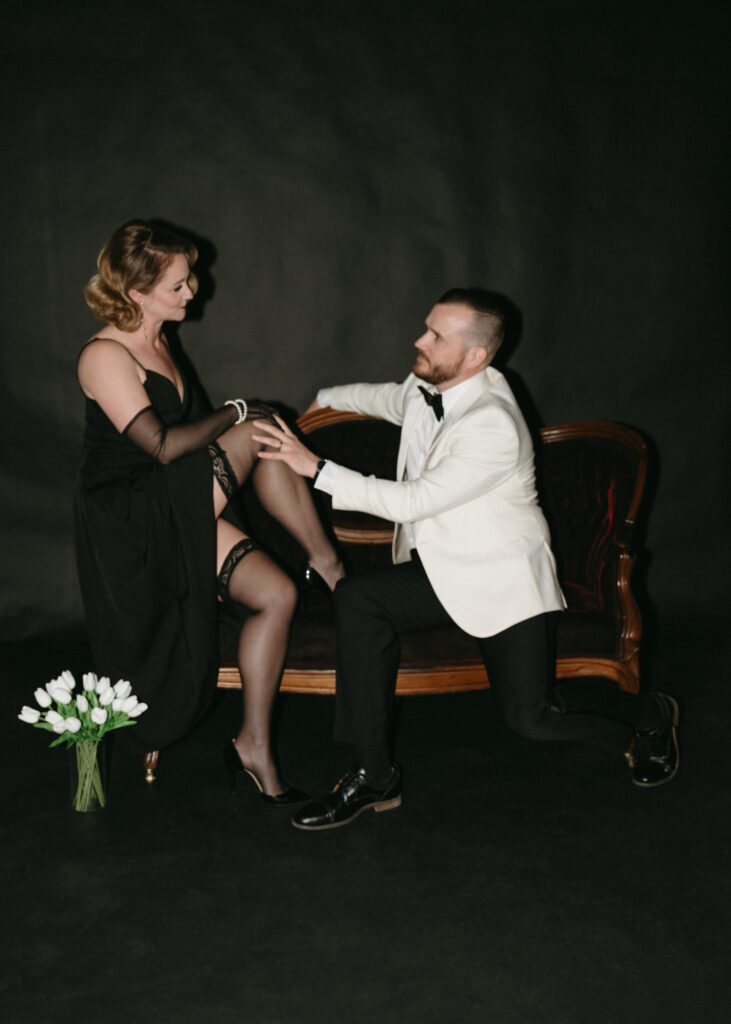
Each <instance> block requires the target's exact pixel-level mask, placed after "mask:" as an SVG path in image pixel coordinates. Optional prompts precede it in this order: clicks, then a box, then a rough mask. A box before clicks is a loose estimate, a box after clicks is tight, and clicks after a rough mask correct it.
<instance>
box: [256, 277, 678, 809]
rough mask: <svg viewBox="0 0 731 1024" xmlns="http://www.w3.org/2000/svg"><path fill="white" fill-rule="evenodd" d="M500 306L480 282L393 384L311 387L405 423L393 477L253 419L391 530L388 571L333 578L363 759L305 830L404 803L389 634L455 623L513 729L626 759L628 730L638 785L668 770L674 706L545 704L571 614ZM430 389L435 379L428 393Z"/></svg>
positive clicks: (337, 496)
mask: <svg viewBox="0 0 731 1024" xmlns="http://www.w3.org/2000/svg"><path fill="white" fill-rule="evenodd" d="M506 308H507V307H506V303H505V300H504V299H502V297H501V296H499V295H496V294H494V293H492V292H487V291H485V290H483V289H481V288H467V289H462V288H453V289H451V290H449V291H447V292H446V293H445V294H444V295H442V297H441V298H440V299H439V301H438V302H437V304H436V305H435V306H434V308H433V309H432V310H431V312H430V313H429V315H428V317H427V319H426V330H425V332H424V333H423V334H422V336H421V337H420V338H419V339H418V340H417V341H416V342H415V346H416V349H417V351H418V355H417V357H416V362H415V363H414V366H413V368H412V372H411V373H410V374H409V376H408V377H407V378H406V380H405V381H404V382H403V383H401V384H395V383H391V384H353V385H348V386H345V387H334V388H327V389H324V390H323V391H320V392H319V393H318V396H317V399H316V400H315V402H313V404H312V406H311V407H310V408H311V409H312V408H320V407H321V406H324V405H330V406H332V407H333V408H335V409H343V410H350V411H353V412H359V413H366V414H368V415H371V416H376V417H379V418H381V419H385V420H389V421H391V422H393V423H398V424H400V425H401V443H400V447H399V455H398V466H397V480H395V481H393V480H380V479H377V478H375V477H366V476H363V475H362V474H361V473H358V472H356V471H354V470H352V469H347V468H345V467H343V466H338V465H336V464H335V463H333V462H330V461H326V460H318V457H317V456H316V455H314V454H313V453H312V452H310V451H309V449H307V448H306V447H305V446H304V445H303V444H302V443H301V442H300V441H299V440H298V439H297V438H296V437H295V435H294V434H293V433H292V431H291V430H289V428H288V427H286V425H285V424H284V423H283V422H282V421H281V420H280V421H279V423H280V427H279V428H276V427H272V426H271V425H268V424H265V423H263V422H261V423H259V424H258V425H259V426H260V428H261V430H262V431H265V432H266V434H267V435H269V436H264V435H262V437H261V438H260V439H262V440H266V441H268V442H269V443H270V444H271V442H272V438H276V440H278V441H279V442H280V445H281V447H280V449H279V450H278V451H272V450H271V449H268V450H266V451H263V452H261V453H260V457H261V458H270V459H282V460H284V461H286V462H287V463H288V465H289V466H290V467H291V468H292V469H294V470H295V471H297V472H298V473H301V474H302V475H304V476H309V477H311V478H313V479H314V480H315V486H316V487H318V488H320V489H322V490H325V491H327V492H328V493H330V494H331V495H332V499H333V506H334V507H335V508H339V509H351V510H358V511H363V512H370V513H372V514H374V515H377V516H381V517H382V518H384V519H390V520H392V521H393V522H394V523H395V524H396V528H395V533H394V541H393V560H394V563H395V564H394V565H393V566H391V567H389V568H386V569H382V570H376V571H373V572H367V573H363V574H360V575H356V576H352V577H348V578H346V579H345V580H341V581H340V583H339V584H338V585H337V587H336V589H335V594H334V600H335V610H336V627H337V642H338V666H337V685H336V690H337V696H336V712H335V736H336V739H338V740H342V741H346V742H350V743H352V744H354V745H355V747H356V749H357V755H358V767H357V768H356V769H355V770H353V771H351V772H348V773H347V774H346V775H345V776H344V777H343V778H342V779H341V780H340V782H339V783H338V785H337V786H336V787H335V789H334V790H333V791H332V792H331V793H329V794H328V795H327V796H325V797H323V798H322V799H321V800H316V801H313V802H311V803H309V804H307V805H306V806H304V807H303V808H301V809H300V810H299V811H298V812H297V814H296V815H295V817H294V818H293V824H294V825H295V826H296V827H297V828H301V829H323V828H334V827H337V826H339V825H344V824H346V823H348V822H350V821H352V820H353V819H354V818H355V817H357V815H358V814H360V813H361V812H362V811H363V810H366V809H373V810H375V811H384V810H389V809H391V808H394V807H397V806H399V804H400V803H401V776H400V771H399V768H398V766H397V765H395V764H393V763H392V759H391V753H390V750H389V741H388V738H389V727H390V713H391V703H392V699H393V693H394V689H395V683H396V675H397V672H398V663H399V654H400V648H399V641H398V634H399V633H400V632H402V631H404V630H408V629H416V628H422V627H427V626H438V625H443V624H444V623H446V622H449V621H452V622H454V623H456V624H457V625H458V626H459V627H461V628H462V629H463V630H465V631H466V632H467V633H469V634H471V635H472V636H474V637H475V638H476V640H477V643H478V646H479V648H480V652H481V655H482V658H483V660H484V662H485V666H486V668H487V671H488V674H489V677H490V684H491V687H492V690H493V692H494V693H495V696H496V699H497V701H498V704H499V706H500V709H501V711H502V714H503V715H504V717H505V720H506V721H507V723H508V725H510V726H511V727H512V728H513V729H514V730H515V731H517V732H518V733H520V734H521V735H523V736H527V737H532V738H534V739H541V740H575V741H580V742H586V743H591V744H593V745H595V746H599V747H602V748H604V749H607V750H610V751H612V752H616V753H618V754H622V753H624V752H625V751H626V750H627V744H628V741H629V739H630V736H631V732H632V731H634V733H635V739H634V753H633V759H634V781H635V783H637V784H638V785H641V786H655V785H659V784H660V783H663V782H666V781H668V780H669V779H671V778H672V777H673V775H674V774H675V772H676V771H677V766H678V746H677V721H678V709H677V705H676V703H675V701H674V700H673V699H672V698H671V697H667V696H665V695H664V694H660V693H648V694H645V695H644V696H643V697H641V698H640V697H638V696H636V695H634V694H623V693H618V694H617V696H616V698H614V701H615V706H613V707H608V708H606V709H605V714H604V715H602V714H584V713H571V714H565V713H562V710H561V709H560V708H559V707H556V706H554V704H553V703H552V702H551V692H550V691H551V685H552V682H553V676H554V664H553V655H552V650H553V643H552V632H553V619H554V615H553V613H555V612H557V611H560V610H561V609H562V608H564V607H565V601H564V598H563V595H562V593H561V589H560V587H559V584H558V579H557V576H556V566H555V562H554V558H553V554H552V552H551V548H550V538H549V532H548V527H547V525H546V521H545V519H544V517H543V514H542V512H541V510H540V507H539V505H538V499H537V496H536V490H535V478H534V459H533V445H532V442H531V438H530V434H529V432H528V428H527V426H526V424H525V421H524V419H523V417H522V415H521V413H520V410H519V409H518V406H517V404H516V401H515V398H514V396H513V394H512V392H511V390H510V388H509V386H508V384H507V382H506V380H505V378H504V377H503V376H502V374H501V373H499V372H498V371H497V370H495V369H494V368H493V367H492V366H491V365H490V364H491V362H492V360H493V358H494V356H495V353H496V352H497V350H498V348H499V347H500V344H501V342H502V339H503V334H504V324H505V319H506ZM425 385H430V386H429V387H426V386H425Z"/></svg>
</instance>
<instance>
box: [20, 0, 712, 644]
mask: <svg viewBox="0 0 731 1024" xmlns="http://www.w3.org/2000/svg"><path fill="white" fill-rule="evenodd" d="M18 6H19V9H17V10H16V11H15V12H14V14H13V17H12V19H11V20H10V21H9V22H8V23H7V27H6V30H5V33H4V35H5V38H4V43H3V47H4V51H5V52H4V60H3V71H4V75H5V78H6V82H5V85H4V91H3V100H4V110H3V119H4V127H3V136H2V137H3V140H4V152H5V158H4V162H3V163H4V167H3V171H4V173H3V178H4V188H3V193H2V201H3V230H4V246H3V254H4V259H5V264H4V270H3V273H2V275H1V276H0V286H1V287H2V299H3V301H2V318H3V328H2V383H1V387H2V392H1V393H0V398H1V399H2V402H1V404H0V407H1V408H2V414H3V415H2V435H3V450H4V454H3V460H2V514H3V550H2V564H3V575H4V582H3V587H2V593H1V600H2V608H1V611H0V614H1V616H2V639H5V640H7V639H10V640H12V639H20V638H22V637H26V636H30V635H34V634H41V633H42V632H44V631H46V630H50V629H54V628H58V627H63V626H65V625H67V624H70V623H74V622H77V621H78V620H79V618H80V614H81V612H80V601H79V596H78V592H77V585H76V577H75V570H74V558H73V547H72V538H71V530H70V497H71V491H72V487H73V480H74V475H75V472H76V467H77V464H78V453H79V445H80V438H81V432H82V424H83V403H82V399H81V395H80V393H79V391H78V389H77V385H76V382H75V376H74V365H75V359H76V354H77V352H78V350H79V347H80V346H81V344H82V343H83V341H84V340H85V339H86V338H88V337H89V336H90V335H91V334H92V333H93V331H94V330H95V323H94V320H93V318H92V316H91V314H90V313H89V311H88V310H87V309H86V307H85V305H84V302H83V298H82V295H81V288H82V286H83V284H84V283H85V281H86V280H87V279H88V277H89V275H90V274H91V273H92V272H93V270H94V259H95V256H96V253H97V252H98V249H99V247H100V246H101V244H102V243H103V242H104V240H105V239H106V237H107V236H108V235H109V234H110V232H111V231H112V230H113V229H114V228H115V227H116V226H117V225H118V224H119V223H121V222H122V221H124V220H126V219H128V218H130V217H132V216H143V217H149V216H157V217H161V218H165V219H167V220H168V221H170V222H172V223H174V224H176V225H177V226H178V227H179V228H181V229H184V230H187V231H189V232H191V233H193V234H194V235H195V236H196V237H198V238H200V239H201V240H202V241H203V243H204V244H203V246H202V251H203V253H204V260H203V264H204V275H203V283H204V293H205V295H204V298H205V301H201V302H198V303H197V309H196V310H194V311H193V313H192V316H191V320H190V321H189V322H188V323H186V324H185V325H184V326H183V328H182V330H181V332H180V336H181V340H182V342H183V344H184V347H185V349H186V351H187V353H188V354H189V356H190V357H191V358H192V359H193V361H194V363H195V364H196V366H197V368H198V371H199V373H200V376H201V378H202V379H203V381H204V383H205V384H206V385H207V388H208V391H209V394H210V396H211V398H212V400H213V401H214V402H215V403H219V402H220V401H222V400H223V399H225V398H228V397H230V396H236V395H253V394H257V395H260V396H262V397H269V398H279V399H281V400H283V401H284V402H286V403H287V404H289V405H290V406H291V407H293V408H295V409H298V410H300V411H301V410H302V409H303V408H304V407H305V405H306V404H307V403H308V402H309V399H310V397H311V396H312V394H313V393H314V391H315V389H316V388H317V387H318V386H320V385H322V384H325V383H328V382H333V383H336V382H343V381H351V380H363V379H365V380H384V379H400V378H402V377H403V376H404V375H405V373H406V372H407V371H408V369H409V367H410V365H411V349H410V346H411V343H412V341H413V339H414V338H415V337H416V336H417V334H418V333H419V332H420V330H421V323H422V319H423V317H424V315H425V313H426V312H427V310H428V309H429V307H430V305H431V303H432V302H433V300H434V298H435V297H436V296H437V295H438V294H439V293H440V291H441V290H442V289H444V288H445V287H447V286H450V285H454V284H484V285H487V286H489V287H491V288H494V289H498V290H501V291H503V292H505V293H506V294H508V295H509V296H510V297H511V298H512V299H513V301H514V302H515V303H516V304H517V306H518V307H519V308H520V310H521V312H522V316H523V333H522V339H521V342H520V344H519V346H518V348H517V350H516V351H515V352H514V354H513V355H512V358H511V361H510V364H509V365H510V368H511V370H512V371H513V373H514V374H515V375H516V376H517V378H518V380H519V381H521V382H522V383H523V385H524V387H525V389H526V394H527V396H529V398H530V402H529V405H530V412H531V418H532V420H533V422H534V423H535V422H542V423H547V424H548V423H557V422H564V421H568V420H576V419H593V418H607V419H616V420H620V421H624V422H626V423H629V424H632V425H634V426H635V427H637V428H639V429H640V430H641V431H643V432H644V433H645V434H646V435H647V437H648V438H649V440H650V442H651V445H652V449H653V452H654V458H655V463H654V465H655V469H654V472H653V479H652V486H651V498H652V507H651V513H650V518H649V526H648V532H647V548H648V557H647V558H646V559H645V560H644V561H643V563H642V565H641V572H640V575H641V577H642V579H643V580H644V582H645V585H646V598H645V610H646V611H647V612H648V622H649V623H650V625H652V624H654V623H655V622H657V623H659V626H660V629H659V633H653V636H654V640H653V642H654V643H655V645H656V647H657V648H662V646H663V644H665V643H668V642H670V641H671V640H672V639H677V638H678V637H680V638H682V637H684V636H686V635H691V636H692V635H694V632H693V631H694V630H695V628H696V625H697V624H698V623H701V622H706V621H709V620H711V621H717V622H720V621H722V617H723V615H724V613H725V609H727V605H726V606H724V602H725V601H726V600H727V592H728V587H727V583H728V571H727V566H728V543H727V533H728V528H727V503H726V501H725V484H726V480H727V475H726V472H727V470H726V467H727V465H728V436H727V434H728V432H727V418H726V416H725V411H726V407H727V405H726V395H727V390H728V384H727V381H728V359H727V355H726V352H727V348H728V340H727V334H728V316H727V313H728V305H727V300H726V295H727V284H726V272H727V267H726V263H725V242H726V237H727V236H726V220H725V195H726V191H727V178H726V175H727V165H726V162H725V160H724V156H725V153H724V146H725V138H726V136H727V133H728V126H727V120H728V107H727V102H726V101H727V92H726V87H727V81H728V79H727V74H726V71H725V64H726V55H725V52H724V51H723V36H722V33H721V31H720V24H714V23H713V21H712V16H711V9H710V6H709V9H708V10H706V9H705V8H704V5H703V4H701V5H698V4H696V5H695V6H693V7H692V8H688V7H687V5H684V6H683V7H682V8H681V5H680V4H673V3H671V4H669V5H668V4H663V5H659V4H658V5H655V4H647V3H644V4H643V3H642V2H638V3H634V4H632V5H623V4H620V5H617V4H612V5H608V4H602V3H583V4H582V3H572V4H567V3H562V2H558V3H551V4H549V3H529V2H525V0H516V2H512V3H491V2H484V3H476V2H466V0H452V2H444V3H441V2H434V0H431V2H422V3H414V2H407V0H403V2H390V3H388V2H380V0H378V2H368V0H360V2H355V0H353V2H350V0H340V2H336V0H322V2H318V0H309V2H307V0H300V2H296V0H280V2H277V0H253V2H252V0H238V2H235V3H234V2H212V3H209V4H207V5H204V4H200V5H192V4H187V3H180V2H178V3H167V2H158V3H155V2H154V0H153V2H150V3H146V4H138V3H132V4H122V5H118V4H104V3H95V4H91V3H79V2H77V0H72V2H71V3H67V4H65V5H63V6H62V5H58V4H54V5H50V4H39V3H33V2H32V0H31V2H30V3H27V4H23V5H22V9H20V7H21V5H18ZM689 630H690V632H689Z"/></svg>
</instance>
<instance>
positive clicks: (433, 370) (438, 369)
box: [411, 356, 464, 387]
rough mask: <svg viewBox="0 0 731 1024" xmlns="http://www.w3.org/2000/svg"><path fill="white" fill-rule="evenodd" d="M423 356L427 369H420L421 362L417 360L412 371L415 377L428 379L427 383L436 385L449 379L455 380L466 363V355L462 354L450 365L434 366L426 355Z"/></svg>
mask: <svg viewBox="0 0 731 1024" xmlns="http://www.w3.org/2000/svg"><path fill="white" fill-rule="evenodd" d="M421 358H422V360H423V361H424V363H425V364H426V367H427V369H424V370H420V369H418V367H419V363H418V361H417V362H416V363H414V365H413V366H412V368H411V372H412V373H413V375H414V376H415V377H418V378H419V380H423V381H426V383H427V384H433V385H434V386H435V387H437V386H438V385H439V384H444V383H445V382H446V381H448V380H453V379H454V378H455V377H456V376H457V375H458V373H459V372H460V370H461V369H462V366H463V364H464V356H461V358H460V359H458V360H456V361H455V362H453V363H451V364H450V365H448V366H434V364H433V363H429V362H428V360H427V358H426V356H422V357H421Z"/></svg>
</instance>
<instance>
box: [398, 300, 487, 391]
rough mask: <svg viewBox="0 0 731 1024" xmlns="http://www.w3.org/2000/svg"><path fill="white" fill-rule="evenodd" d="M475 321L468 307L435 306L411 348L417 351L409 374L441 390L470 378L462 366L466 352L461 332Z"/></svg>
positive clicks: (470, 371)
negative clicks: (413, 346) (422, 331)
mask: <svg viewBox="0 0 731 1024" xmlns="http://www.w3.org/2000/svg"><path fill="white" fill-rule="evenodd" d="M474 318H475V314H474V312H473V311H472V310H471V309H468V307H467V306H459V305H453V304H451V303H450V304H448V305H440V304H439V303H437V305H436V306H434V308H433V309H432V311H431V313H430V314H429V316H428V317H427V318H426V320H425V324H426V330H425V331H424V333H423V334H422V336H421V337H420V338H418V339H417V340H416V341H415V342H414V345H415V347H416V348H417V349H418V350H419V354H418V356H417V357H416V362H415V363H414V365H413V367H412V373H413V374H414V375H415V376H416V377H420V378H421V380H425V381H426V382H427V383H428V384H434V385H435V386H437V387H439V390H440V391H444V390H446V388H448V387H452V386H453V385H455V384H459V383H460V381H462V380H466V379H467V377H470V376H472V373H473V372H474V370H472V369H471V368H470V370H469V372H467V369H466V367H465V359H466V357H467V352H468V349H467V347H466V345H465V337H464V336H463V334H462V332H463V331H464V329H465V328H466V327H468V326H469V325H470V324H471V323H472V321H473V320H474Z"/></svg>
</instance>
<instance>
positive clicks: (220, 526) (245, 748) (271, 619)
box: [216, 519, 297, 795]
mask: <svg viewBox="0 0 731 1024" xmlns="http://www.w3.org/2000/svg"><path fill="white" fill-rule="evenodd" d="M216 529H217V543H218V560H217V566H216V571H217V573H218V575H219V581H220V580H221V578H222V576H225V577H226V583H225V584H224V589H225V592H226V596H227V597H229V598H230V599H231V600H232V601H236V602H237V603H238V604H241V605H243V606H244V607H245V608H246V609H247V611H248V612H249V615H248V617H247V619H246V621H245V623H244V625H243V627H242V629H241V633H240V635H239V641H238V665H239V671H240V673H241V683H242V687H243V698H244V715H243V721H242V724H241V729H240V731H239V733H238V735H237V737H236V739H235V740H234V746H235V747H236V750H237V751H238V754H239V757H240V758H241V762H242V764H243V765H244V766H245V767H246V768H250V769H251V771H253V772H254V774H255V775H256V776H257V778H258V779H259V781H260V782H261V784H262V787H263V789H264V792H265V793H268V794H270V795H273V794H276V793H281V792H282V788H283V787H282V784H281V781H280V779H279V775H278V774H277V768H276V765H275V763H274V758H273V756H272V751H271V736H270V727H271V716H272V707H273V704H274V698H275V697H276V694H277V691H278V690H279V683H280V679H281V675H282V669H283V667H284V658H285V655H286V652H287V642H288V640H289V627H290V623H291V621H292V616H293V614H294V609H295V606H296V604H297V590H296V587H295V586H294V584H293V583H292V581H291V580H290V578H289V576H287V575H286V573H284V572H282V570H281V569H279V568H278V567H277V566H276V565H275V564H274V563H273V562H272V561H271V559H270V558H268V556H267V555H266V554H265V553H264V552H263V551H260V550H259V549H257V548H253V549H252V548H249V549H248V550H247V547H242V548H238V551H236V549H237V547H238V545H239V544H240V542H242V541H245V540H247V539H248V538H246V537H245V535H244V534H243V533H241V531H240V530H238V529H237V528H236V527H235V526H232V525H231V523H229V522H227V521H226V520H225V519H219V520H218V523H217V526H216ZM232 549H234V550H233V551H232ZM241 553H243V555H244V557H241V559H240V560H239V561H238V562H235V564H233V568H232V563H234V561H235V555H236V554H241ZM230 555H233V556H234V557H229V556H230Z"/></svg>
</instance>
